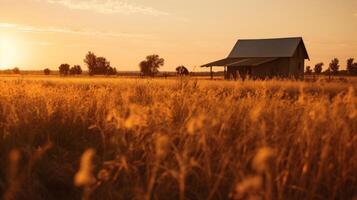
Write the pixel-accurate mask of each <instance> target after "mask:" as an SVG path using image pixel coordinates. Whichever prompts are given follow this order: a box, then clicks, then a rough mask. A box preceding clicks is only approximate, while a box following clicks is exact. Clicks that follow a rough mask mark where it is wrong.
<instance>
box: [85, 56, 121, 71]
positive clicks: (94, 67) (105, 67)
mask: <svg viewBox="0 0 357 200" xmlns="http://www.w3.org/2000/svg"><path fill="white" fill-rule="evenodd" d="M84 62H85V63H86V64H87V67H88V71H89V75H91V76H93V75H114V74H116V73H117V70H116V68H113V67H111V66H110V62H109V61H108V60H107V59H106V58H104V57H97V56H96V55H95V54H94V53H92V52H88V54H87V55H86V57H85V59H84Z"/></svg>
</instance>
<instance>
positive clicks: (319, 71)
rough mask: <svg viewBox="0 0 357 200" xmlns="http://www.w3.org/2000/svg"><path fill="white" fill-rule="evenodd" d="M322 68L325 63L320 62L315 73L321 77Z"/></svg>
mask: <svg viewBox="0 0 357 200" xmlns="http://www.w3.org/2000/svg"><path fill="white" fill-rule="evenodd" d="M322 66H324V63H322V62H320V63H317V64H316V65H315V68H314V71H315V74H317V75H319V74H321V72H322Z"/></svg>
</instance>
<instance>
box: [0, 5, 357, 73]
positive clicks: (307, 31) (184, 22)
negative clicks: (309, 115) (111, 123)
mask: <svg viewBox="0 0 357 200" xmlns="http://www.w3.org/2000/svg"><path fill="white" fill-rule="evenodd" d="M296 36H301V37H303V38H304V41H305V45H306V47H307V50H308V52H309V55H310V59H311V60H310V61H307V65H311V66H313V65H314V64H315V63H317V62H321V61H322V62H324V63H325V66H327V65H328V63H329V62H330V60H331V59H333V58H334V57H337V58H339V59H340V62H341V68H345V65H346V64H345V63H346V59H347V58H349V57H354V58H356V59H357V0H299V1H296V0H190V1H189V0H0V69H7V68H13V67H19V68H20V69H22V70H42V69H44V68H50V69H57V68H58V66H59V65H60V64H62V63H68V64H71V65H75V64H79V65H82V66H83V68H84V69H85V66H84V63H83V59H84V57H85V54H86V53H87V52H88V51H92V52H94V53H95V54H96V55H98V56H104V57H106V58H107V59H108V60H109V61H110V62H111V65H112V66H113V67H116V68H117V69H118V70H119V71H133V70H138V69H139V68H138V63H140V61H142V60H143V59H144V58H145V57H146V55H149V54H159V55H160V56H161V57H163V58H164V59H165V66H164V67H162V68H161V70H162V71H172V70H174V69H175V68H176V67H177V66H179V65H185V66H187V67H188V69H189V70H193V71H202V69H201V68H200V67H199V66H200V65H203V64H206V63H208V62H211V61H214V60H218V59H222V58H225V57H226V56H227V55H228V54H229V52H230V51H231V49H232V48H233V46H234V44H235V42H236V41H237V40H238V39H256V38H279V37H296Z"/></svg>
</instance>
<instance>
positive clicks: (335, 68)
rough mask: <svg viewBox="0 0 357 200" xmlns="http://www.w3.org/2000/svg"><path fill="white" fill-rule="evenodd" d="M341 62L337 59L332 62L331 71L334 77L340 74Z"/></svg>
mask: <svg viewBox="0 0 357 200" xmlns="http://www.w3.org/2000/svg"><path fill="white" fill-rule="evenodd" d="M339 62H340V61H339V60H338V59H337V58H334V59H333V60H331V63H330V69H331V71H332V73H333V74H334V75H336V74H337V73H338V69H339V68H340V65H339Z"/></svg>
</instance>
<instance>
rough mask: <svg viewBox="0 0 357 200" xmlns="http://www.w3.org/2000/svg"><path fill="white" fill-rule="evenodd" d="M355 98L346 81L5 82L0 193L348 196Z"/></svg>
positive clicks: (0, 111) (0, 110)
mask: <svg viewBox="0 0 357 200" xmlns="http://www.w3.org/2000/svg"><path fill="white" fill-rule="evenodd" d="M356 91H357V85H356V84H355V82H353V81H349V82H343V83H342V82H331V83H327V82H323V81H320V82H314V83H304V82H294V81H277V80H273V81H265V82H264V81H246V82H228V81H205V80H189V79H182V80H171V79H170V80H157V79H115V78H109V79H107V78H95V79H90V78H54V77H50V78H44V77H32V78H31V77H25V78H24V77H22V78H21V77H7V78H2V79H1V80H0V160H1V162H0V196H2V197H3V198H4V199H80V198H83V199H352V198H353V197H355V196H357V189H356V188H357V94H356ZM82 155H83V156H82Z"/></svg>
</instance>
